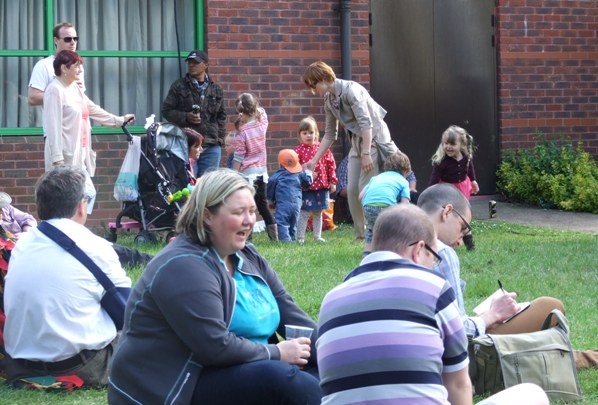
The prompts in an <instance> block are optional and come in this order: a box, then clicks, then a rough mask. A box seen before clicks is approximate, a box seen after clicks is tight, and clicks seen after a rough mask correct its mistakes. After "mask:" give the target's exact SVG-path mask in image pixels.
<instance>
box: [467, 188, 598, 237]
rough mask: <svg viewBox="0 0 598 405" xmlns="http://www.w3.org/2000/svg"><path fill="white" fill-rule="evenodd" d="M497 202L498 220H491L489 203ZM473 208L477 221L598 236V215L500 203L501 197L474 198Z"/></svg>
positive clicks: (472, 200) (472, 199)
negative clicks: (530, 226)
mask: <svg viewBox="0 0 598 405" xmlns="http://www.w3.org/2000/svg"><path fill="white" fill-rule="evenodd" d="M490 200H494V201H496V202H497V203H496V211H497V215H496V218H492V219H490V218H489V213H488V201H490ZM470 203H471V208H472V211H473V217H474V219H476V220H486V221H504V222H510V223H514V224H521V225H533V226H540V227H547V228H552V229H561V230H569V231H579V232H588V233H593V234H597V235H598V214H590V213H585V212H566V211H559V210H545V209H542V208H536V207H530V206H527V205H523V204H513V203H507V202H502V201H500V197H499V196H492V195H481V196H472V197H471V200H470Z"/></svg>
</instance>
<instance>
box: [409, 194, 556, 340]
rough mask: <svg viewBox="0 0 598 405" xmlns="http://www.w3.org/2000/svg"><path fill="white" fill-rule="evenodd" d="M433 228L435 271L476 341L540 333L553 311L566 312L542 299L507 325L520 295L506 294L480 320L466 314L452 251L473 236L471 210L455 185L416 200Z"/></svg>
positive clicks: (546, 298)
mask: <svg viewBox="0 0 598 405" xmlns="http://www.w3.org/2000/svg"><path fill="white" fill-rule="evenodd" d="M417 205H418V206H419V207H420V208H421V209H423V210H424V211H425V212H426V213H427V214H428V216H429V217H430V219H431V220H432V223H433V224H434V229H435V230H436V234H437V237H438V243H437V244H438V255H439V256H440V257H441V258H442V262H441V263H440V264H439V265H438V266H436V267H435V269H437V270H438V271H439V272H440V273H442V274H443V275H444V277H445V278H446V279H447V280H448V282H449V283H450V284H451V286H452V287H453V289H454V290H455V296H456V298H457V304H458V306H459V311H460V312H461V319H462V320H463V325H464V327H465V333H466V334H467V335H469V336H473V337H477V336H479V335H483V334H485V333H499V334H505V333H523V332H533V331H537V330H540V329H541V327H542V323H543V322H544V319H546V316H547V315H548V314H549V313H550V311H551V310H553V309H555V308H556V309H559V310H561V312H563V313H564V312H565V308H564V306H563V303H562V302H561V301H559V300H557V299H555V298H551V297H540V298H536V299H535V300H533V301H532V302H531V303H530V306H529V308H528V309H526V310H525V311H524V312H521V313H520V314H518V315H517V316H516V317H514V318H512V319H511V320H509V321H508V322H505V320H507V319H509V318H511V317H512V316H513V315H515V314H517V311H519V304H518V303H517V301H516V298H517V294H516V293H514V292H506V293H505V294H504V295H501V296H499V297H498V298H496V299H494V300H493V301H492V303H491V304H490V308H489V309H488V310H487V311H485V312H483V313H481V314H480V315H479V316H468V315H467V314H466V313H465V304H464V300H463V291H464V289H465V282H464V281H463V280H461V274H460V272H461V269H460V262H459V257H458V256H457V253H456V252H455V250H454V249H453V247H459V246H461V245H462V244H463V236H465V235H466V234H468V233H470V232H471V225H470V224H469V223H470V221H471V219H472V213H471V206H470V205H469V201H467V199H466V198H465V196H464V195H463V194H462V193H461V192H460V191H459V190H458V189H457V188H455V187H454V186H453V185H452V184H448V183H441V184H436V185H433V186H431V187H428V188H427V189H426V190H424V191H423V192H422V193H421V194H420V196H419V199H418V200H417Z"/></svg>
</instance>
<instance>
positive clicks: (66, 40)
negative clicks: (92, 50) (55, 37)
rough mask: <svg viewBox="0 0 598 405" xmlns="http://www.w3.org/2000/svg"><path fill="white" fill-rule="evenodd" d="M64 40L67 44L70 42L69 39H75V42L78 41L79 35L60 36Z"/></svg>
mask: <svg viewBox="0 0 598 405" xmlns="http://www.w3.org/2000/svg"><path fill="white" fill-rule="evenodd" d="M62 39H63V40H64V42H66V43H67V44H70V43H71V41H75V42H79V37H64V38H62Z"/></svg>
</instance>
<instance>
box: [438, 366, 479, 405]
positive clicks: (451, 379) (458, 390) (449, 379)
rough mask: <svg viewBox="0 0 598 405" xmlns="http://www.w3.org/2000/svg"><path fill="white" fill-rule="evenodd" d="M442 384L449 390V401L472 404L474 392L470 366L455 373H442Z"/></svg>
mask: <svg viewBox="0 0 598 405" xmlns="http://www.w3.org/2000/svg"><path fill="white" fill-rule="evenodd" d="M442 385H444V387H445V388H446V390H447V392H448V401H449V402H450V403H451V404H459V405H471V404H472V403H473V393H472V391H471V380H470V379H469V371H468V368H467V367H465V368H462V369H461V370H459V371H456V372H454V373H442Z"/></svg>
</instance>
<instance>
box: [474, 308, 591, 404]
mask: <svg viewBox="0 0 598 405" xmlns="http://www.w3.org/2000/svg"><path fill="white" fill-rule="evenodd" d="M553 316H554V317H555V318H556V320H557V322H558V323H557V324H556V325H555V326H552V327H551V321H552V317H553ZM471 345H472V347H471V349H472V351H473V352H470V354H472V355H473V357H474V358H475V367H473V369H474V370H475V372H474V373H473V374H470V376H471V377H472V382H473V384H474V387H475V392H476V394H484V393H489V394H495V393H497V392H498V391H501V390H503V389H505V388H508V387H511V386H513V385H517V384H520V383H535V384H537V385H539V386H540V387H542V388H543V389H544V391H545V392H546V394H547V395H548V397H549V398H550V400H551V401H564V402H574V401H581V400H582V398H583V397H582V394H581V388H580V386H579V380H578V378H577V370H576V368H575V360H574V359H573V349H572V348H571V342H570V341H569V325H568V323H567V318H565V315H564V314H563V313H562V312H561V311H559V310H558V309H554V310H553V311H552V312H551V313H550V314H549V315H548V317H547V318H546V320H545V321H544V324H543V326H542V330H540V331H538V332H530V333H517V334H510V335H494V334H489V335H483V336H480V337H477V338H475V339H473V340H472V342H471ZM471 360H472V357H471V356H470V361H471ZM471 370H472V369H470V371H471Z"/></svg>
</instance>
